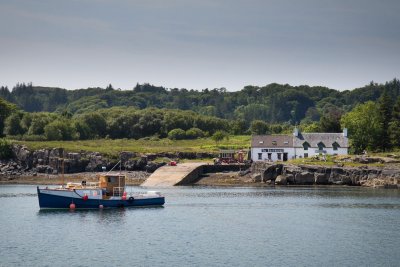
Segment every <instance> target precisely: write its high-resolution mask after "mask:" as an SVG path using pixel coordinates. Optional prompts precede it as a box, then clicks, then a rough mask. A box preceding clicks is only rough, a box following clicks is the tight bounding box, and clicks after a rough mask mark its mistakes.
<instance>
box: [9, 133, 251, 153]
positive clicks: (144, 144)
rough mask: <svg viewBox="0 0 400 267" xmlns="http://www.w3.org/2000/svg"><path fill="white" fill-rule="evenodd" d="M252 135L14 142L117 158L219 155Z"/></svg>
mask: <svg viewBox="0 0 400 267" xmlns="http://www.w3.org/2000/svg"><path fill="white" fill-rule="evenodd" d="M250 139H251V136H230V137H229V139H228V140H223V141H221V142H219V143H218V144H216V143H215V141H213V140H211V139H210V138H202V139H195V140H170V139H167V138H165V139H159V140H150V139H139V140H134V139H116V140H111V139H97V140H79V141H16V140H14V141H12V143H14V144H24V145H26V146H27V147H28V148H29V149H30V150H38V149H51V148H59V147H61V148H64V149H65V150H67V151H69V152H80V151H88V152H100V153H102V154H104V155H109V156H115V155H118V154H119V153H120V152H121V151H131V152H137V153H162V152H171V153H173V152H208V153H216V152H218V151H219V150H220V149H225V148H232V149H239V148H249V147H250Z"/></svg>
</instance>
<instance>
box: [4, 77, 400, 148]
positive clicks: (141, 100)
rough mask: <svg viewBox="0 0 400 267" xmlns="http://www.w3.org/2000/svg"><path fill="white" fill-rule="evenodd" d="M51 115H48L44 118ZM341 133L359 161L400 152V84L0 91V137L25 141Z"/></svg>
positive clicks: (19, 88)
mask: <svg viewBox="0 0 400 267" xmlns="http://www.w3.org/2000/svg"><path fill="white" fill-rule="evenodd" d="M43 110H45V111H43ZM295 125H296V126H298V127H300V129H301V130H302V131H303V132H341V131H342V129H343V128H344V127H347V128H348V129H349V136H350V139H351V146H352V148H353V151H354V152H356V153H359V152H362V151H363V150H365V149H367V150H370V151H387V150H391V149H394V148H399V147H400V141H399V140H400V82H399V81H398V80H397V79H394V80H392V81H390V82H387V83H385V84H375V83H370V84H369V85H367V86H365V87H363V88H359V89H355V90H353V91H344V92H339V91H335V90H331V89H328V88H324V87H308V86H299V87H292V86H289V85H278V84H270V85H268V86H265V87H253V86H248V87H245V88H244V89H243V90H242V91H240V92H226V90H224V89H213V90H208V89H205V90H203V91H201V92H200V91H193V90H190V91H189V90H186V89H179V90H178V89H165V88H163V87H155V86H151V85H148V84H144V85H137V86H136V87H135V88H134V89H133V90H129V91H122V90H119V89H114V88H112V86H111V85H109V86H108V87H107V88H106V89H101V88H91V89H82V90H73V91H67V90H64V89H59V88H56V89H50V88H44V87H34V86H33V85H32V84H27V85H26V84H18V85H17V86H16V87H15V88H13V90H12V91H11V92H10V91H9V90H8V88H6V87H1V88H0V135H2V134H3V135H6V136H7V137H9V138H10V139H20V140H86V139H97V138H112V139H118V138H134V139H139V138H154V139H157V138H166V137H167V138H170V139H194V138H202V137H209V136H214V137H215V138H216V139H217V138H221V137H223V136H224V135H228V134H232V135H241V134H281V133H292V131H293V128H294V126H295Z"/></svg>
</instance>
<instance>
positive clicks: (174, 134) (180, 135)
mask: <svg viewBox="0 0 400 267" xmlns="http://www.w3.org/2000/svg"><path fill="white" fill-rule="evenodd" d="M168 138H169V139H172V140H182V139H185V138H186V132H185V131H184V130H182V129H180V128H178V129H173V130H171V131H169V133H168Z"/></svg>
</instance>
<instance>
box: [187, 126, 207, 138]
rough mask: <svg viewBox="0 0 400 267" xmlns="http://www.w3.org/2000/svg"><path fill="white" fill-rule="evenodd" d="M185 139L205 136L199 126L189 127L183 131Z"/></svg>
mask: <svg viewBox="0 0 400 267" xmlns="http://www.w3.org/2000/svg"><path fill="white" fill-rule="evenodd" d="M185 135H186V138H187V139H197V138H202V137H204V136H205V134H204V132H203V131H202V130H200V129H199V128H190V129H189V130H187V131H186V133H185Z"/></svg>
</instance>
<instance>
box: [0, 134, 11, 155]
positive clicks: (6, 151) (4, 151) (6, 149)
mask: <svg viewBox="0 0 400 267" xmlns="http://www.w3.org/2000/svg"><path fill="white" fill-rule="evenodd" d="M9 157H11V144H10V142H8V141H7V139H5V138H0V159H7V158H9Z"/></svg>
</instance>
